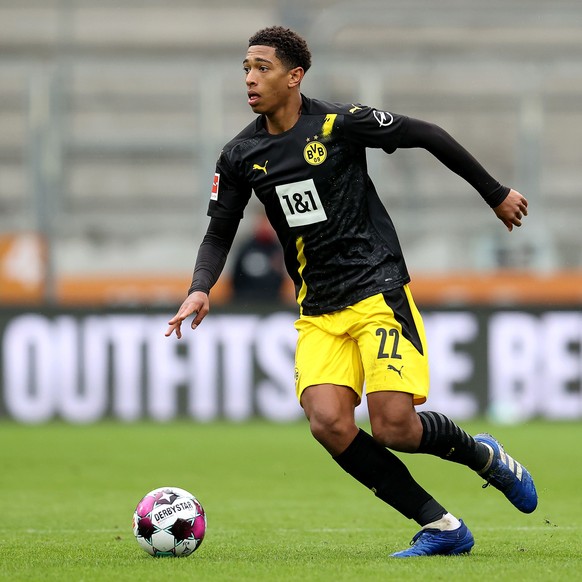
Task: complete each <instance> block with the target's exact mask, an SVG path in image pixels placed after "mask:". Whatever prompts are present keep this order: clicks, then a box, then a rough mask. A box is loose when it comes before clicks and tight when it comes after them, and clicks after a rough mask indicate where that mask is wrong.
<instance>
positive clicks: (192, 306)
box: [166, 218, 240, 339]
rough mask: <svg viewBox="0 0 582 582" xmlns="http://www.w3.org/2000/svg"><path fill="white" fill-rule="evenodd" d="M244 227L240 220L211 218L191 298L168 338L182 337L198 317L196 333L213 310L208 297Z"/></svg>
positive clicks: (167, 332)
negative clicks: (240, 227)
mask: <svg viewBox="0 0 582 582" xmlns="http://www.w3.org/2000/svg"><path fill="white" fill-rule="evenodd" d="M239 223H240V219H239V218H211V219H210V223H209V225H208V229H207V231H206V234H205V235H204V238H203V239H202V243H201V244H200V249H199V250H198V256H197V258H196V266H195V267H194V274H193V275H192V284H191V285H190V289H189V290H188V297H186V299H185V300H184V302H183V303H182V305H181V306H180V308H179V309H178V312H177V313H176V315H175V316H174V317H173V318H172V319H171V320H170V321H169V322H168V325H169V327H168V329H167V331H166V337H168V336H170V335H172V333H173V332H176V336H177V337H178V339H180V338H181V337H182V330H181V326H182V322H183V321H184V320H185V319H186V318H187V317H189V316H190V315H192V314H194V319H193V320H192V329H196V328H197V327H198V325H199V324H200V323H201V321H202V320H203V319H204V318H205V317H206V315H207V314H208V311H209V310H210V301H209V299H208V295H209V293H210V289H212V287H213V286H214V284H215V283H216V282H217V281H218V277H219V276H220V274H221V273H222V270H223V268H224V264H225V263H226V257H227V256H228V252H229V251H230V248H231V246H232V242H233V240H234V236H235V234H236V231H237V229H238V225H239Z"/></svg>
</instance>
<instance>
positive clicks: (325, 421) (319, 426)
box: [309, 411, 355, 450]
mask: <svg viewBox="0 0 582 582" xmlns="http://www.w3.org/2000/svg"><path fill="white" fill-rule="evenodd" d="M354 426H355V425H354V422H353V420H351V419H346V418H344V417H343V416H342V415H339V414H334V413H333V412H328V411H323V412H320V413H315V414H312V415H311V417H310V418H309V428H310V429H311V434H312V435H313V437H314V438H315V440H317V441H318V442H319V443H321V444H322V445H323V446H324V447H325V448H326V449H328V450H330V449H335V448H336V445H338V446H343V443H344V442H345V441H346V439H348V438H349V437H350V436H353V431H354ZM339 443H342V445H339Z"/></svg>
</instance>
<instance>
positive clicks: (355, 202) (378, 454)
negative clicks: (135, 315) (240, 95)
mask: <svg viewBox="0 0 582 582" xmlns="http://www.w3.org/2000/svg"><path fill="white" fill-rule="evenodd" d="M310 65H311V55H310V52H309V50H308V47H307V45H306V43H305V41H304V40H303V39H302V38H301V37H300V36H298V35H297V34H296V33H294V32H292V31H290V30H288V29H285V28H282V27H270V28H266V29H263V30H261V31H259V32H257V33H256V34H255V35H254V36H253V37H251V39H250V40H249V47H248V51H247V55H246V57H245V59H244V61H243V69H244V72H245V81H246V86H247V94H248V104H249V105H250V107H251V109H252V110H253V112H255V113H257V114H258V115H259V117H258V118H257V119H256V120H255V121H253V122H252V123H251V124H250V125H249V126H248V127H246V128H245V129H244V130H243V131H242V132H241V133H239V134H238V135H237V136H236V137H235V138H234V139H233V140H232V141H230V142H229V143H228V144H227V145H226V146H225V148H224V150H223V151H222V152H221V154H220V157H219V160H218V162H217V167H216V174H215V177H214V183H213V186H212V193H211V196H210V205H209V210H208V214H209V216H210V217H211V218H210V223H209V226H208V230H207V232H206V235H205V237H204V239H203V241H202V244H201V246H200V249H199V253H198V257H197V261H196V266H195V269H194V276H193V280H192V285H191V287H190V290H189V294H188V297H187V298H186V300H185V301H184V303H183V304H182V306H181V307H180V309H179V310H178V312H177V314H176V315H175V317H174V318H173V319H171V320H170V322H169V328H168V330H167V332H166V335H167V336H170V335H171V334H172V333H173V332H175V333H176V335H177V337H178V338H180V337H181V324H182V322H183V321H184V320H185V319H186V318H187V317H188V316H190V315H192V314H193V315H194V319H193V321H192V329H195V328H196V327H197V326H198V325H199V324H200V322H201V321H202V320H203V318H204V317H205V316H206V314H207V313H208V311H209V300H208V294H209V292H210V289H211V288H212V286H213V285H214V283H216V281H217V280H218V277H219V275H220V273H221V271H222V268H223V266H224V263H225V260H226V256H227V254H228V252H229V249H230V247H231V244H232V241H233V239H234V236H235V233H236V230H237V227H238V224H239V221H240V220H241V218H242V216H243V210H244V208H245V206H246V204H247V202H248V201H249V198H250V196H251V191H252V190H254V192H255V194H256V196H257V197H258V198H259V200H260V201H261V202H262V203H263V204H264V206H265V211H266V214H267V217H268V218H269V220H270V222H271V224H272V225H273V227H274V229H275V231H276V233H277V236H278V238H279V240H280V242H281V244H282V245H283V249H284V253H285V264H286V268H287V270H288V272H289V275H290V276H291V278H292V279H293V281H294V283H295V288H296V293H297V302H298V304H299V307H300V317H299V319H298V320H297V322H296V328H297V330H298V332H299V336H298V342H297V351H296V370H295V379H296V389H297V396H298V398H299V401H300V404H301V406H302V407H303V409H304V411H305V414H306V416H307V418H308V419H309V423H310V428H311V432H312V434H313V436H314V437H315V438H316V439H317V440H318V441H319V442H320V443H321V444H322V445H323V446H324V447H325V448H326V449H327V451H328V452H329V453H330V454H331V456H332V457H333V458H334V460H335V461H336V462H337V463H338V464H339V465H340V467H342V468H343V469H344V470H345V471H347V472H348V473H349V474H350V475H352V476H353V477H355V478H356V479H357V480H358V481H360V482H361V483H363V484H364V485H365V486H366V487H368V488H370V489H371V490H372V491H373V492H374V493H375V494H376V496H378V497H379V498H380V499H382V500H383V501H385V502H386V503H388V504H390V505H391V506H392V507H394V508H395V509H396V510H398V511H399V512H400V513H402V514H403V515H405V516H406V517H408V518H409V519H414V520H415V521H416V522H417V523H418V524H419V525H420V526H421V528H422V529H421V530H420V531H419V532H418V533H417V534H416V536H415V537H414V539H413V542H412V545H411V547H410V548H408V549H406V550H403V551H401V552H398V553H396V554H393V556H395V557H409V556H422V555H433V554H460V553H466V552H469V551H470V550H471V548H472V546H473V543H474V541H473V536H472V535H471V532H470V531H469V530H468V528H467V526H466V525H465V524H464V523H463V522H462V521H460V520H458V519H457V518H456V517H454V516H453V515H451V514H450V513H449V512H448V511H447V510H446V509H445V508H444V507H443V506H442V505H440V504H439V503H438V502H437V501H436V500H435V499H434V498H433V497H432V496H431V495H430V494H429V493H427V492H426V491H425V490H424V489H423V488H422V487H420V485H418V484H417V483H416V482H415V481H414V479H413V478H412V476H411V475H410V473H409V472H408V470H407V468H406V466H405V465H404V464H403V463H402V462H401V461H400V460H399V458H398V457H396V455H394V454H393V453H392V452H390V451H389V450H388V449H393V450H395V451H401V452H407V453H427V454H431V455H436V456H438V457H441V458H443V459H447V460H449V461H453V462H456V463H461V464H463V465H467V466H468V467H469V468H471V469H473V470H474V471H476V472H477V473H478V474H479V475H481V476H482V477H483V478H484V479H485V481H487V482H488V483H489V484H491V485H493V486H494V487H496V488H497V489H499V490H500V491H502V492H503V493H504V494H505V496H506V497H507V498H508V499H509V501H510V502H511V503H512V504H513V505H514V506H515V507H517V508H518V509H519V510H521V511H523V512H525V513H530V512H532V511H533V510H534V509H535V508H536V505H537V494H536V490H535V487H534V483H533V480H532V478H531V476H530V474H529V472H528V471H527V470H526V469H525V468H524V467H523V466H522V465H520V464H519V463H517V462H516V461H514V460H513V459H512V458H511V457H510V456H509V455H507V454H506V453H505V451H504V450H503V448H502V446H501V445H500V443H498V442H497V441H496V440H495V439H494V438H493V437H491V436H490V435H487V434H480V435H477V436H475V437H474V438H473V437H471V436H470V435H468V434H467V433H466V432H465V431H463V430H462V429H461V428H459V427H458V426H456V425H455V424H454V423H453V422H452V421H451V420H450V419H449V418H447V417H446V416H444V415H442V414H438V413H435V412H420V413H417V412H416V410H415V405H417V404H422V403H423V402H425V401H426V399H427V396H428V389H429V386H428V384H429V380H428V362H427V352H426V343H425V335H424V330H423V324H422V320H421V317H420V314H419V312H418V310H417V309H416V306H415V305H414V301H413V299H412V296H411V294H410V290H409V288H408V283H409V281H410V278H409V275H408V272H407V269H406V265H405V263H404V259H403V256H402V251H401V249H400V245H399V242H398V238H397V236H396V232H395V230H394V226H393V224H392V221H391V220H390V217H389V216H388V213H387V212H386V210H385V208H384V206H383V205H382V203H381V202H380V199H379V198H378V195H377V193H376V190H375V188H374V185H373V184H372V182H371V180H370V178H369V176H368V174H367V169H366V155H365V149H366V148H367V147H375V148H382V149H383V150H384V151H386V152H387V153H392V152H394V151H395V150H396V149H397V148H424V149H426V150H427V151H429V152H430V153H432V154H433V155H434V156H436V157H437V158H438V159H439V160H440V161H441V162H442V163H443V164H444V165H445V166H446V167H448V168H449V169H451V170H452V171H453V172H456V173H457V174H459V175H460V176H461V177H463V178H464V179H465V180H467V181H468V182H469V183H470V184H471V185H472V186H473V187H474V188H475V189H476V190H477V191H478V192H479V193H480V194H481V196H482V197H483V199H484V200H485V202H487V203H488V204H489V206H490V207H491V208H492V209H493V211H494V212H495V214H496V215H497V217H498V218H500V219H501V221H502V222H503V223H504V224H505V226H506V227H507V229H508V230H509V231H511V230H512V229H513V227H514V226H520V225H521V219H522V217H523V216H524V215H527V201H526V199H525V198H524V197H523V196H522V195H521V194H519V192H516V191H515V190H511V189H510V188H506V187H504V186H502V185H500V184H499V183H498V182H497V181H496V180H495V179H494V178H492V177H491V176H490V175H489V174H488V173H487V172H486V171H485V169H484V168H483V167H482V166H481V165H480V164H479V163H478V162H477V161H476V160H475V159H474V158H473V157H472V156H471V155H470V154H469V153H468V152H467V151H466V150H465V149H463V148H462V147H461V146H460V145H459V144H458V143H457V142H456V141H455V140H454V139H453V138H452V137H450V136H449V135H448V134H447V133H446V132H445V131H443V130H442V129H441V128H439V127H437V126H436V125H433V124H429V123H426V122H424V121H419V120H416V119H412V118H408V117H405V116H401V115H397V114H393V113H389V112H387V111H381V110H377V109H373V108H371V107H368V106H365V105H362V104H357V103H351V104H346V105H340V104H332V103H326V102H323V101H318V100H315V99H309V98H307V97H305V96H303V95H302V94H301V92H300V84H301V81H302V79H303V76H304V74H305V73H306V71H307V70H308V69H309V67H310ZM364 379H365V381H366V393H367V399H368V408H369V414H370V422H371V428H372V435H369V434H367V433H366V432H364V431H363V430H361V429H359V428H358V427H357V426H356V423H355V420H354V410H355V407H356V406H357V405H358V404H359V402H360V400H361V397H362V390H363V384H364Z"/></svg>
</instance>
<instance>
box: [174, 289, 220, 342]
mask: <svg viewBox="0 0 582 582" xmlns="http://www.w3.org/2000/svg"><path fill="white" fill-rule="evenodd" d="M209 311H210V301H209V299H208V295H207V294H206V293H203V292H202V291H194V292H193V293H191V294H190V295H188V297H186V299H185V300H184V302H183V303H182V305H180V309H178V312H177V313H176V315H174V317H173V318H172V319H170V321H168V325H169V327H168V329H167V331H166V337H170V336H171V335H172V333H174V332H176V337H177V338H178V339H180V338H181V337H182V322H183V321H184V320H185V319H186V318H187V317H189V316H190V315H192V314H194V319H193V320H192V326H191V327H192V329H196V328H197V327H198V326H199V325H200V323H201V322H202V320H203V319H204V318H205V317H206V315H208V312H209Z"/></svg>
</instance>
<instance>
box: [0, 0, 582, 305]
mask: <svg viewBox="0 0 582 582" xmlns="http://www.w3.org/2000/svg"><path fill="white" fill-rule="evenodd" d="M279 22H280V23H283V24H285V25H287V26H291V27H294V28H296V29H298V30H299V31H300V32H302V33H303V34H304V35H305V36H306V37H307V39H308V41H309V42H310V44H311V46H312V49H313V52H314V62H315V64H314V68H313V69H312V72H310V74H309V75H308V77H307V79H306V82H305V86H304V90H305V92H306V93H308V94H313V95H316V96H318V97H321V98H324V99H333V100H338V101H350V102H351V101H352V100H355V99H358V100H360V101H361V102H366V103H369V104H372V105H375V106H378V107H385V108H387V109H391V110H393V111H397V112H401V113H406V114H409V115H412V116H416V117H421V118H424V119H428V120H432V121H435V122H437V123H439V124H441V125H443V126H444V127H445V128H446V129H448V130H449V131H450V132H451V133H452V134H453V135H455V136H456V137H457V138H458V139H459V140H460V141H461V142H462V143H463V144H465V145H466V146H467V147H468V148H469V149H470V150H471V151H472V152H473V153H475V155H476V156H477V157H478V158H479V159H480V160H481V161H482V162H483V163H484V165H485V166H486V167H487V168H489V169H490V170H491V171H492V173H494V174H495V175H496V176H497V177H498V178H499V179H500V180H501V181H502V182H505V183H508V184H512V185H515V187H516V188H518V189H520V190H522V191H523V192H524V193H525V194H526V195H527V196H528V197H529V199H530V202H531V204H532V215H531V217H530V218H529V219H528V222H527V228H524V229H523V230H522V231H521V232H520V235H519V237H503V236H501V233H502V231H501V230H500V229H499V225H498V224H497V222H496V221H495V220H492V217H491V215H490V214H489V213H488V212H487V210H486V208H483V203H482V202H481V201H480V200H479V199H478V196H476V195H473V193H472V192H471V191H470V189H468V188H467V186H466V184H465V183H464V182H463V181H462V180H459V179H458V178H457V177H456V176H452V175H450V174H449V173H448V172H446V171H445V170H443V169H442V167H441V166H440V165H439V164H438V163H437V162H436V161H434V160H432V159H431V158H430V156H427V155H426V154H424V153H423V152H418V153H416V152H415V153H414V154H411V153H410V152H400V151H399V152H396V153H395V154H394V155H393V156H390V157H386V156H385V155H384V154H378V153H377V152H372V153H371V155H370V169H371V172H372V175H373V177H374V179H375V181H376V183H377V185H378V187H379V190H380V191H381V194H382V196H383V199H384V201H385V203H386V205H387V207H388V208H389V211H390V212H391V214H392V216H393V218H394V220H395V222H396V225H397V228H398V231H399V234H400V236H401V239H402V243H403V246H404V248H405V254H406V255H407V257H408V262H409V264H410V267H411V269H412V270H413V272H414V273H417V275H418V276H420V278H421V279H422V276H429V275H434V276H443V274H444V273H449V272H455V273H466V272H477V273H480V274H481V275H484V274H485V275H486V274H487V273H490V272H492V271H495V270H496V269H499V268H503V269H510V270H511V269H517V270H523V269H526V270H533V271H534V272H535V273H538V274H541V275H542V276H543V277H547V276H548V274H549V273H553V272H562V271H564V270H567V271H576V270H579V269H582V251H581V250H580V249H582V231H581V229H580V228H579V216H580V212H581V210H582V197H581V196H580V193H581V192H580V184H582V163H581V159H580V153H579V144H578V141H579V135H580V128H581V127H582V65H581V64H580V63H581V62H582V60H581V59H580V57H581V56H582V34H580V30H581V28H582V4H580V2H579V1H578V0H557V1H555V2H552V3H547V2H544V1H541V0H528V1H527V2H526V1H525V0H507V1H501V0H493V1H492V2H488V3H482V2H479V1H477V0H444V1H443V2H439V3H434V2H431V1H429V0H410V1H407V2H404V1H403V0H389V1H385V2H382V1H379V0H378V1H371V0H362V1H360V2H345V1H339V2H333V1H332V0H311V1H310V2H307V1H305V0H296V1H294V2H292V1H287V2H285V1H279V2H277V1H275V0H255V1H253V2H252V3H245V4H241V3H240V2H237V1H236V0H214V2H212V4H209V3H208V2H202V1H187V0H164V1H162V0H142V1H137V0H116V1H113V0H101V1H100V2H99V3H96V2H91V1H90V0H20V1H19V2H12V1H9V0H0V126H1V127H2V131H1V132H0V232H2V233H4V234H6V233H8V234H10V233H15V234H18V233H21V232H31V231H33V232H40V233H42V234H43V235H44V236H45V238H46V239H48V241H49V243H50V244H49V245H48V253H47V256H48V262H47V276H48V279H49V280H50V282H51V284H50V285H49V287H51V288H52V294H51V295H50V297H52V298H53V299H55V298H56V299H59V298H61V299H62V298H64V299H68V300H70V301H74V300H83V299H84V298H87V297H91V292H92V290H96V289H99V288H100V283H99V282H100V281H101V282H104V283H102V291H101V294H99V292H98V291H95V297H94V298H93V299H94V300H95V301H98V300H99V298H101V299H103V298H105V299H106V300H107V301H113V302H114V301H119V302H128V301H129V302H131V301H132V300H133V301H137V302H142V301H147V300H148V299H149V300H158V301H160V302H162V301H167V300H168V299H170V300H172V299H173V298H174V297H175V296H176V295H177V294H179V293H181V292H183V289H184V288H185V287H187V283H188V274H189V272H190V269H191V267H192V263H193V259H194V252H195V249H196V246H197V244H198V242H199V240H200V238H201V236H202V234H203V232H204V229H205V225H206V217H205V211H206V204H207V198H208V190H209V185H210V180H211V176H212V173H213V168H214V162H215V159H216V156H217V154H218V152H219V150H220V147H221V145H222V144H223V143H224V142H225V141H227V140H228V139H230V137H232V136H233V135H234V134H235V133H236V132H237V131H238V129H239V128H242V127H243V126H244V125H246V123H248V122H249V121H250V120H251V119H252V114H251V113H250V112H249V111H248V108H247V106H246V103H245V99H244V87H243V85H242V75H241V71H240V65H239V63H240V60H241V58H242V54H243V53H244V50H245V48H246V45H245V40H246V38H248V36H249V35H250V34H252V33H253V32H254V31H255V30H256V29H257V28H260V27H261V26H266V25H270V24H273V23H279ZM254 211H255V207H254V206H253V207H251V209H250V210H249V213H252V212H254ZM251 223H252V221H248V226H247V225H245V226H244V227H243V228H242V229H241V233H240V234H241V237H242V236H244V235H245V232H246V231H245V229H247V228H250V226H251ZM122 278H123V280H127V281H130V282H129V283H128V284H127V285H121V287H122V288H123V291H120V292H119V293H118V294H117V295H116V291H115V289H119V288H121V287H120V286H119V285H117V287H116V284H119V282H120V281H121V280H122ZM131 281H133V283H131ZM132 285H133V286H132ZM525 287H527V285H526V286H525ZM105 288H107V289H108V291H103V289H105ZM67 289H68V290H69V291H65V290H67ZM144 289H145V290H146V291H144ZM152 289H157V291H152ZM148 290H149V291H148ZM178 290H180V291H178ZM132 294H133V295H132ZM224 296H225V297H227V296H228V292H227V291H225V295H224ZM152 298H153V299H152Z"/></svg>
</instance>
